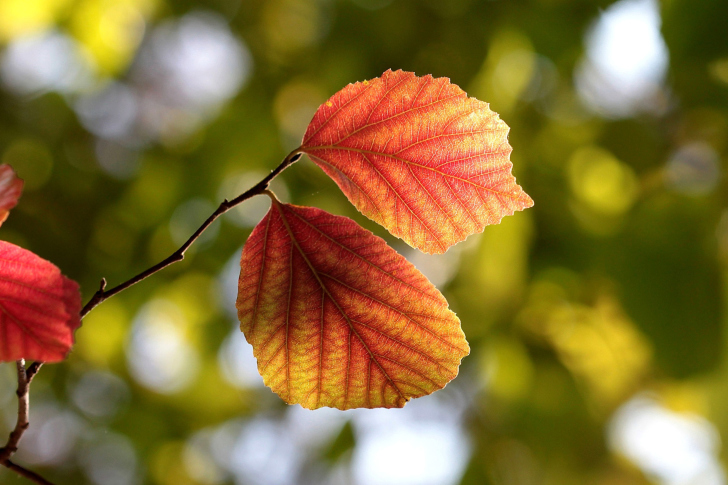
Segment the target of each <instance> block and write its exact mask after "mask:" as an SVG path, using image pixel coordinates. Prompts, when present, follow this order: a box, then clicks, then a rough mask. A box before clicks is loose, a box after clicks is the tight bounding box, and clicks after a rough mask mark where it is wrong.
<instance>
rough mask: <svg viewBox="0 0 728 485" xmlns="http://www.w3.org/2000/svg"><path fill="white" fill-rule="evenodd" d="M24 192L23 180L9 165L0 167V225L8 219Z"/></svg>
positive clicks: (5, 164) (4, 164)
mask: <svg viewBox="0 0 728 485" xmlns="http://www.w3.org/2000/svg"><path fill="white" fill-rule="evenodd" d="M22 192H23V179H21V178H20V177H18V176H17V175H15V171H14V170H13V168H12V167H11V166H10V165H8V164H7V163H3V164H1V165H0V224H2V223H3V222H5V219H7V218H8V214H9V213H10V209H12V208H13V207H15V205H16V204H17V203H18V199H19V198H20V194H21V193H22Z"/></svg>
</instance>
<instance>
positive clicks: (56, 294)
mask: <svg viewBox="0 0 728 485" xmlns="http://www.w3.org/2000/svg"><path fill="white" fill-rule="evenodd" d="M80 310H81V295H80V294H79V291H78V285H77V284H76V283H75V282H74V281H72V280H70V279H68V278H66V277H65V276H63V275H62V274H61V271H60V270H59V269H58V268H57V267H56V266H55V265H53V264H52V263H50V262H48V261H46V260H45V259H42V258H41V257H39V256H37V255H35V254H33V253H32V252H30V251H27V250H25V249H23V248H19V247H18V246H15V245H14V244H10V243H8V242H5V241H0V361H13V360H18V359H27V360H38V361H43V362H58V361H61V360H63V359H64V358H65V357H66V354H67V353H68V351H69V349H70V348H71V346H72V345H73V332H74V331H75V330H76V328H78V327H79V326H80V325H81V320H80V316H79V313H80Z"/></svg>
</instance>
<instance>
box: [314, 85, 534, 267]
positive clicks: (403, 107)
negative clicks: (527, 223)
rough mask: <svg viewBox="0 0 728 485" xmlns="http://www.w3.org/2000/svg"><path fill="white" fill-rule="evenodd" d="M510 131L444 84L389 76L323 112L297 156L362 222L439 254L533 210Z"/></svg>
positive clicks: (338, 97)
mask: <svg viewBox="0 0 728 485" xmlns="http://www.w3.org/2000/svg"><path fill="white" fill-rule="evenodd" d="M508 130H509V128H508V126H507V125H506V124H505V123H504V122H503V121H502V120H501V119H500V118H499V117H498V115H497V114H496V113H494V112H493V111H491V110H490V109H489V108H488V104H486V103H484V102H482V101H478V100H477V99H474V98H468V96H467V94H466V93H465V92H464V91H463V90H462V89H460V88H459V87H458V86H456V85H454V84H450V80H449V79H447V78H436V79H435V78H433V77H432V76H429V75H428V76H425V77H417V76H415V75H414V74H413V73H411V72H403V71H396V72H392V71H387V72H385V73H384V74H383V75H382V77H381V78H376V79H372V80H371V81H364V82H360V83H356V84H350V85H348V86H347V87H345V88H344V89H342V90H341V91H339V92H338V93H336V94H335V95H334V96H332V97H331V99H329V100H328V101H327V102H326V103H324V104H323V105H321V107H319V109H318V111H317V112H316V114H315V115H314V117H313V120H312V121H311V123H310V124H309V126H308V129H307V130H306V134H305V135H304V137H303V143H302V145H301V148H300V149H301V150H302V151H304V152H306V153H307V154H308V155H309V156H310V157H311V159H312V160H313V161H314V162H315V163H316V164H318V165H319V166H320V167H321V168H322V169H323V170H324V171H325V172H326V173H327V174H328V175H329V176H330V177H331V178H333V179H334V181H336V183H337V184H338V185H339V187H340V188H341V190H342V191H343V192H344V194H346V196H347V197H348V198H349V200H350V201H351V203H352V204H354V205H355V206H356V208H357V209H359V210H360V211H361V212H362V213H363V214H364V215H366V216H367V217H369V218H371V219H373V220H374V221H376V222H378V223H379V224H381V225H383V226H384V227H385V228H387V230H389V232H391V233H392V234H394V235H395V236H397V237H400V238H402V239H404V240H405V241H406V242H407V243H408V244H410V245H411V246H413V247H416V248H418V249H420V250H422V251H425V252H427V253H444V252H445V251H446V250H447V249H448V248H449V247H450V246H452V245H453V244H455V243H457V242H460V241H462V240H463V239H465V238H466V237H468V236H469V235H470V234H473V233H476V232H481V231H482V230H483V229H484V227H485V226H486V225H488V224H498V223H499V222H500V220H501V219H502V218H503V216H506V215H512V214H513V213H514V211H517V210H523V209H525V208H527V207H531V206H532V205H533V201H532V200H531V198H530V197H529V196H528V195H526V193H525V192H523V190H522V189H521V187H520V186H518V185H517V184H516V179H515V178H514V177H513V176H512V175H511V167H512V164H511V162H510V160H509V156H510V153H511V146H510V145H509V144H508Z"/></svg>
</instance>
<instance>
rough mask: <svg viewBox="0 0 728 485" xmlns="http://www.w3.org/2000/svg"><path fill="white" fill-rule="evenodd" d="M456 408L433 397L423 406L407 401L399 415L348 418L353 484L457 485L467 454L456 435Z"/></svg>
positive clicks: (467, 447)
mask: <svg viewBox="0 0 728 485" xmlns="http://www.w3.org/2000/svg"><path fill="white" fill-rule="evenodd" d="M448 389H449V387H448ZM441 392H442V391H441ZM462 407H463V403H462V402H459V401H458V400H452V399H449V398H448V396H447V395H446V396H434V395H433V396H429V397H428V398H427V400H425V401H417V400H416V401H413V402H411V403H409V404H407V406H406V407H405V408H404V409H401V410H384V409H381V410H376V409H375V410H357V411H353V412H351V414H353V416H354V425H355V430H356V437H357V446H356V448H355V450H354V456H353V458H352V469H353V474H354V477H355V480H356V482H357V483H365V484H367V485H389V484H392V485H410V484H411V485H430V484H432V485H450V484H453V485H454V484H456V483H459V481H460V479H461V477H462V474H463V472H464V471H465V466H466V465H467V463H468V460H469V459H470V452H471V449H470V442H469V439H468V436H467V434H466V433H465V432H464V431H463V429H462V424H461V419H462ZM362 411H364V412H362Z"/></svg>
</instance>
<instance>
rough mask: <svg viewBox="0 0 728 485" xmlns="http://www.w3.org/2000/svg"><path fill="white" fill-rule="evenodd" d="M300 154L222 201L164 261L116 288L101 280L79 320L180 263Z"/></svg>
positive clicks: (290, 157)
mask: <svg viewBox="0 0 728 485" xmlns="http://www.w3.org/2000/svg"><path fill="white" fill-rule="evenodd" d="M301 153H302V152H301V151H300V149H299V148H297V149H295V150H293V151H292V152H291V153H289V154H288V156H286V158H285V159H283V161H282V162H281V164H280V165H278V167H276V168H275V170H273V171H272V172H271V173H270V174H268V176H267V177H265V178H264V179H263V180H261V181H260V182H258V183H257V184H256V185H255V186H253V187H252V188H250V189H248V190H247V191H245V192H243V193H242V194H240V195H239V196H237V197H235V198H234V199H233V200H230V201H228V200H227V199H226V200H223V201H222V203H221V204H220V206H219V207H218V208H217V209H216V210H215V212H213V213H212V214H211V215H210V217H208V218H207V220H206V221H205V222H203V223H202V225H201V226H200V227H199V228H198V229H197V230H196V231H195V233H194V234H192V236H190V238H189V239H188V240H187V242H185V243H184V244H183V245H182V246H181V247H180V248H179V249H178V250H177V251H175V252H174V253H172V254H171V255H169V257H167V258H166V259H165V260H163V261H160V262H159V263H157V264H155V265H154V266H152V267H151V268H149V269H147V270H144V271H142V272H141V273H139V274H138V275H136V276H134V277H133V278H131V279H129V280H127V281H125V282H123V283H121V284H120V285H118V286H115V287H113V288H112V289H110V290H107V289H106V280H105V279H102V280H101V286H100V288H99V290H98V291H97V292H96V293H94V296H92V297H91V300H89V302H88V303H86V306H84V307H83V309H82V310H81V318H83V317H85V316H86V315H87V314H88V312H90V311H91V310H93V309H94V308H95V307H96V306H97V305H98V304H100V303H102V302H103V301H105V300H108V299H109V298H111V297H112V296H114V295H116V294H117V293H120V292H122V291H124V290H125V289H127V288H129V287H130V286H133V285H135V284H137V283H139V282H140V281H142V280H143V279H145V278H148V277H149V276H151V275H153V274H154V273H156V272H158V271H161V270H163V269H164V268H166V267H167V266H169V265H171V264H174V263H176V262H178V261H182V260H183V259H184V258H185V251H187V249H189V247H190V246H192V244H193V243H194V242H195V241H196V240H197V239H198V238H199V237H200V235H202V233H203V232H204V231H205V229H207V228H208V227H209V226H210V224H212V223H213V222H214V221H215V219H217V218H218V217H220V216H221V215H223V214H224V213H226V212H227V211H229V210H230V209H232V208H233V207H235V206H236V205H238V204H240V203H241V202H244V201H246V200H248V199H250V198H252V197H254V196H256V195H260V194H263V193H265V191H266V190H268V185H270V183H271V181H272V180H273V179H274V178H276V177H277V176H278V174H280V173H281V172H282V171H283V170H285V169H286V168H288V167H289V166H290V165H291V164H293V163H294V162H296V161H297V160H298V159H299V158H301Z"/></svg>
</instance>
